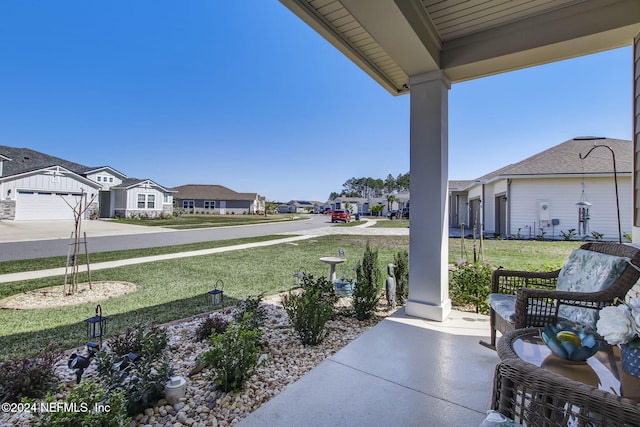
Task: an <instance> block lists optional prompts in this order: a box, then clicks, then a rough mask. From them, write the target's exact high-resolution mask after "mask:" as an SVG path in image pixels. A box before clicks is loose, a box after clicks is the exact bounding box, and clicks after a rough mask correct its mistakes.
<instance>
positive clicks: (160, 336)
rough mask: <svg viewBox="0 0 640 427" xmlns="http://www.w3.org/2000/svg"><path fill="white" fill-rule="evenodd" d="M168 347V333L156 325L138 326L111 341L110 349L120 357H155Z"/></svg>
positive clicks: (128, 329)
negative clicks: (128, 355)
mask: <svg viewBox="0 0 640 427" xmlns="http://www.w3.org/2000/svg"><path fill="white" fill-rule="evenodd" d="M166 346H167V332H166V331H165V330H164V329H162V328H160V327H159V326H156V325H146V324H139V323H138V324H136V325H134V326H131V327H129V328H127V330H126V331H124V332H123V333H121V334H118V335H114V336H113V337H112V338H111V339H110V340H109V349H110V350H111V351H112V352H114V353H115V354H117V355H118V356H124V355H127V354H129V353H135V354H136V355H138V356H142V355H144V356H146V357H152V358H153V357H154V356H155V355H157V354H160V353H162V350H164V348H165V347H166Z"/></svg>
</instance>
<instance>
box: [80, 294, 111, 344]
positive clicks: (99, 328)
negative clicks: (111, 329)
mask: <svg viewBox="0 0 640 427" xmlns="http://www.w3.org/2000/svg"><path fill="white" fill-rule="evenodd" d="M108 320H109V318H108V317H106V316H103V315H102V307H100V304H98V305H97V306H96V315H95V316H93V317H90V318H88V319H86V320H85V322H86V324H87V337H89V339H93V338H98V340H99V345H98V349H100V348H102V337H103V336H104V334H105V333H106V332H107V321H108Z"/></svg>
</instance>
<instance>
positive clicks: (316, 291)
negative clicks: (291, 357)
mask: <svg viewBox="0 0 640 427" xmlns="http://www.w3.org/2000/svg"><path fill="white" fill-rule="evenodd" d="M335 301H336V296H335V293H334V291H333V283H331V282H329V281H328V280H327V279H326V278H324V277H319V278H318V279H317V280H313V277H312V276H307V275H305V276H304V277H303V285H302V290H301V291H300V292H298V293H295V294H294V293H292V292H289V294H288V295H286V296H285V297H284V299H283V306H284V308H285V310H286V311H287V314H288V315H289V320H291V325H292V326H293V330H294V331H295V332H296V334H297V335H298V337H299V338H300V342H302V344H303V345H316V344H319V343H320V342H322V340H324V338H325V337H326V335H327V330H326V328H325V325H326V323H327V322H328V321H329V320H330V319H331V317H332V316H333V305H334V303H335Z"/></svg>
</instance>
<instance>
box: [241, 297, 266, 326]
mask: <svg viewBox="0 0 640 427" xmlns="http://www.w3.org/2000/svg"><path fill="white" fill-rule="evenodd" d="M263 297H264V294H259V295H250V296H248V297H247V298H246V299H245V300H244V301H240V302H239V303H238V307H239V310H238V311H236V312H235V314H234V315H233V318H234V320H235V321H236V323H240V322H243V321H245V320H246V319H248V320H247V322H248V325H249V327H251V328H253V329H257V328H259V327H260V326H263V325H264V320H265V318H266V317H267V313H266V312H265V309H264V307H262V306H261V305H260V303H261V302H262V298H263ZM246 314H248V315H249V316H248V317H246V316H245V315H246Z"/></svg>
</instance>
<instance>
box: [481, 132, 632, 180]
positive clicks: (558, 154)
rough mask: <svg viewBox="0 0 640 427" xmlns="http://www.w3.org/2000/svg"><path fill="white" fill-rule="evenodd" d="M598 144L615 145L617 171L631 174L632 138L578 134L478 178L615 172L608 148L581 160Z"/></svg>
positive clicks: (595, 151) (613, 146) (598, 150)
mask: <svg viewBox="0 0 640 427" xmlns="http://www.w3.org/2000/svg"><path fill="white" fill-rule="evenodd" d="M594 145H606V146H608V147H611V149H612V150H613V152H614V153H615V157H616V169H617V172H618V173H631V171H632V165H631V160H632V159H633V146H632V144H631V141H627V140H623V139H613V138H597V139H594V138H592V137H577V138H574V139H570V140H568V141H565V142H563V143H561V144H558V145H556V146H554V147H551V148H549V149H547V150H544V151H541V152H540V153H538V154H534V155H533V156H531V157H528V158H526V159H524V160H521V161H519V162H517V163H514V164H511V165H508V166H505V167H503V168H501V169H498V170H496V171H493V172H490V173H488V174H487V175H484V176H482V177H480V178H478V180H481V181H484V180H487V181H490V180H492V179H495V178H497V177H507V176H509V177H518V176H532V175H582V174H612V173H613V162H612V156H611V151H609V150H608V149H606V148H597V149H595V150H594V151H593V152H591V154H589V156H588V157H587V158H586V159H584V160H582V159H580V154H582V156H584V155H586V154H587V153H588V152H589V150H591V149H592V148H593V146H594Z"/></svg>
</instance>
